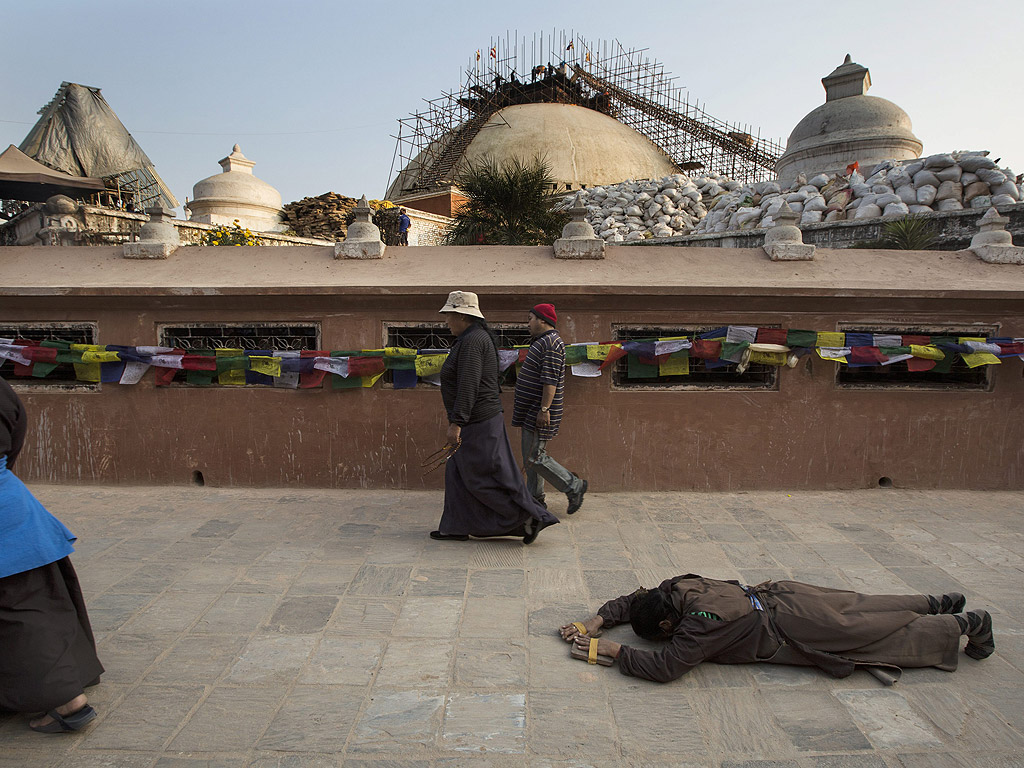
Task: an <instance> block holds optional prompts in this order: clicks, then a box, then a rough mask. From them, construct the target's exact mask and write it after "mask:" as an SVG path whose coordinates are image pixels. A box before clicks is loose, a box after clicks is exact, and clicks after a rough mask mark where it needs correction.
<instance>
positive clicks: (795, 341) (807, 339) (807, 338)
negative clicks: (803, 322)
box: [785, 328, 818, 347]
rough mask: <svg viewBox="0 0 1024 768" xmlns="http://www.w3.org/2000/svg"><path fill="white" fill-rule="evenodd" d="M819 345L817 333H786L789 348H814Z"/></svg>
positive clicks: (789, 331)
mask: <svg viewBox="0 0 1024 768" xmlns="http://www.w3.org/2000/svg"><path fill="white" fill-rule="evenodd" d="M817 343H818V334H817V332H816V331H797V330H794V329H792V328H791V329H790V330H788V331H786V341H785V344H786V346H787V347H813V346H816V345H817Z"/></svg>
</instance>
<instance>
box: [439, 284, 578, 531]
mask: <svg viewBox="0 0 1024 768" xmlns="http://www.w3.org/2000/svg"><path fill="white" fill-rule="evenodd" d="M441 314H443V315H444V316H445V320H446V321H447V322H448V328H449V329H450V330H451V332H452V334H454V335H455V337H456V340H455V344H454V345H453V346H452V348H451V351H450V352H449V353H448V358H447V360H445V363H444V367H443V368H442V369H441V398H442V400H443V401H444V408H445V411H446V412H447V414H448V433H447V435H446V437H447V441H448V443H449V445H452V446H459V447H458V450H457V451H456V452H455V453H454V455H452V457H451V458H450V459H448V462H447V463H446V465H445V475H444V512H443V513H442V515H441V521H440V522H439V523H438V526H437V530H436V531H432V532H431V534H430V537H431V538H432V539H452V540H456V541H465V540H466V539H468V538H469V537H470V536H479V537H485V536H522V537H523V543H524V544H530V543H532V542H533V540H534V539H536V538H537V534H538V533H540V532H541V530H543V529H544V528H546V527H547V526H549V525H554V524H555V523H557V522H558V518H557V517H555V516H554V515H552V514H551V513H550V512H548V510H547V509H546V508H545V507H543V506H542V505H540V504H538V503H537V502H536V501H535V500H534V499H533V497H532V496H531V495H530V493H529V491H527V489H526V484H525V483H524V482H523V476H522V474H521V473H520V472H519V467H518V466H517V465H516V461H515V458H513V455H512V446H511V444H510V443H509V440H508V434H507V433H506V432H505V419H504V417H503V416H502V408H501V397H500V392H501V390H500V388H499V387H498V350H497V344H496V343H495V340H494V335H493V333H492V332H491V330H490V328H488V327H487V321H486V320H485V319H484V316H483V314H482V313H481V312H480V301H479V299H478V298H477V295H476V294H475V293H470V292H468V291H452V292H451V293H450V294H448V301H447V302H446V303H445V305H444V306H443V307H441Z"/></svg>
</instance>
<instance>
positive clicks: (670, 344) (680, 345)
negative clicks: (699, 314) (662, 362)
mask: <svg viewBox="0 0 1024 768" xmlns="http://www.w3.org/2000/svg"><path fill="white" fill-rule="evenodd" d="M692 346H693V344H692V343H691V342H690V340H689V339H686V338H682V337H680V338H675V339H658V340H657V341H656V342H654V354H655V355H671V354H672V353H673V352H678V351H680V350H681V349H690V348H691V347H692Z"/></svg>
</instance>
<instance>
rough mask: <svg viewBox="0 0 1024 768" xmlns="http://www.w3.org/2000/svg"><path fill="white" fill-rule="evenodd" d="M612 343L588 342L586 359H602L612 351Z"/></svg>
mask: <svg viewBox="0 0 1024 768" xmlns="http://www.w3.org/2000/svg"><path fill="white" fill-rule="evenodd" d="M613 346H615V345H614V344H588V345H587V359H588V360H604V359H605V358H607V357H608V353H609V352H611V351H612V347H613Z"/></svg>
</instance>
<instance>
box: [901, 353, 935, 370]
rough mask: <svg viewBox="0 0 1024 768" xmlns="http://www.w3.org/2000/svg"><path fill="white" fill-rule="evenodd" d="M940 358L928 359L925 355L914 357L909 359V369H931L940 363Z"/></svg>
mask: <svg viewBox="0 0 1024 768" xmlns="http://www.w3.org/2000/svg"><path fill="white" fill-rule="evenodd" d="M938 362H939V361H938V360H927V359H925V358H923V357H912V358H910V359H909V360H907V370H908V371H915V372H920V371H930V370H931V369H932V368H934V367H935V366H936V365H937V364H938Z"/></svg>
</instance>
